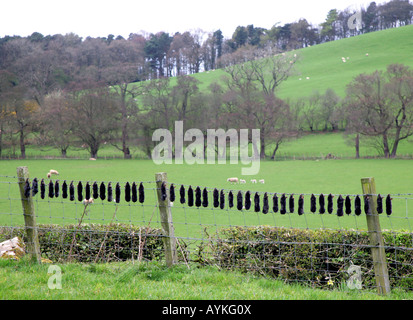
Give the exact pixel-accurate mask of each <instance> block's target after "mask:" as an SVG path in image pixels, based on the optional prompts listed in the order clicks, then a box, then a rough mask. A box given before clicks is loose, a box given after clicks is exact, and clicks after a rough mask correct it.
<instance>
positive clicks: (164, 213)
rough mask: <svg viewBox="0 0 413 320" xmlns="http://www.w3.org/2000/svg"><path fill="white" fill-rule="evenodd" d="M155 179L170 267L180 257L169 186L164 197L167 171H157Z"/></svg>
mask: <svg viewBox="0 0 413 320" xmlns="http://www.w3.org/2000/svg"><path fill="white" fill-rule="evenodd" d="M155 181H156V186H157V194H158V207H159V212H160V216H161V225H162V229H163V231H164V233H165V237H163V242H164V247H165V258H166V265H167V266H168V267H171V266H172V265H174V264H176V263H177V262H178V258H177V253H176V239H175V231H174V226H173V222H172V212H171V206H170V201H169V191H168V189H167V188H166V198H165V199H162V190H161V188H162V184H163V183H165V186H166V184H167V182H168V180H167V175H166V172H160V173H156V174H155Z"/></svg>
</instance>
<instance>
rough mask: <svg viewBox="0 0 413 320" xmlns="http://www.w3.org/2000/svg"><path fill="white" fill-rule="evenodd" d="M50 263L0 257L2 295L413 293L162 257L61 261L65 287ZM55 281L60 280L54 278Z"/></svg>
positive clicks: (322, 296)
mask: <svg viewBox="0 0 413 320" xmlns="http://www.w3.org/2000/svg"><path fill="white" fill-rule="evenodd" d="M49 267H50V265H48V264H42V265H37V264H36V265H34V264H32V263H30V262H29V261H27V260H24V259H23V260H22V261H12V260H0V299H3V300H16V299H19V300H80V299H82V300H83V299H88V300H131V299H133V300H135V299H143V300H164V299H168V300H244V299H247V300H378V299H380V300H382V299H385V300H400V299H413V293H406V292H401V291H393V292H392V293H391V294H390V295H388V296H385V297H383V296H379V295H377V294H376V293H375V292H372V291H365V290H361V291H354V290H349V289H342V290H319V289H313V288H309V287H304V286H300V285H287V284H285V283H283V282H281V281H276V280H272V279H265V278H257V277H252V276H249V275H245V274H240V273H236V272H227V271H220V270H218V269H216V268H212V267H208V268H207V267H202V268H197V267H194V266H193V267H187V266H186V265H178V266H175V267H173V268H167V267H166V266H164V265H162V264H158V263H134V264H133V263H132V262H122V263H106V264H62V265H59V267H60V268H61V271H62V278H61V279H62V281H61V284H62V288H61V289H49V287H48V281H49V278H50V277H52V275H53V274H52V273H50V274H48V268H49ZM53 283H55V282H53Z"/></svg>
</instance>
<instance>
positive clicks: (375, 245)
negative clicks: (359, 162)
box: [361, 178, 390, 294]
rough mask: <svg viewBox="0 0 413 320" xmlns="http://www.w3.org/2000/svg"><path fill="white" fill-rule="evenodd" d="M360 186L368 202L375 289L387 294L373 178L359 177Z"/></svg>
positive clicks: (383, 253)
mask: <svg viewBox="0 0 413 320" xmlns="http://www.w3.org/2000/svg"><path fill="white" fill-rule="evenodd" d="M361 187H362V189H363V195H364V198H365V199H366V197H367V200H368V204H369V210H368V212H367V214H366V219H367V228H368V232H369V238H370V246H371V255H372V258H373V265H374V274H375V277H376V285H377V291H378V293H379V294H387V293H390V281H389V273H388V270H387V261H386V253H385V251H384V241H383V235H382V233H381V228H380V219H379V215H378V213H377V194H376V184H375V182H374V178H363V179H361Z"/></svg>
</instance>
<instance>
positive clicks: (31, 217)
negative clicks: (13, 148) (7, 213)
mask: <svg viewBox="0 0 413 320" xmlns="http://www.w3.org/2000/svg"><path fill="white" fill-rule="evenodd" d="M17 179H18V180H17V182H18V184H19V189H20V197H21V201H22V206H23V216H24V223H25V226H26V235H27V251H28V253H29V254H30V255H31V257H32V260H34V261H37V262H38V263H41V254H40V243H39V237H38V234H37V225H36V215H35V212H34V204H33V198H32V196H31V193H30V194H29V195H28V197H26V194H25V184H26V180H28V179H29V170H28V169H27V167H18V168H17Z"/></svg>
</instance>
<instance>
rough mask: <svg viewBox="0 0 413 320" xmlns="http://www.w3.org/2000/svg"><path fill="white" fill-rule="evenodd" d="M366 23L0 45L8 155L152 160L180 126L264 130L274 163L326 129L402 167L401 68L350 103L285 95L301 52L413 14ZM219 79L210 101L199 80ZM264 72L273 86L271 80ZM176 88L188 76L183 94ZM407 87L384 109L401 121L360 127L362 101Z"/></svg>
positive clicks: (13, 40) (337, 20) (386, 10)
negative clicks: (49, 151)
mask: <svg viewBox="0 0 413 320" xmlns="http://www.w3.org/2000/svg"><path fill="white" fill-rule="evenodd" d="M361 13H362V14H361V17H362V23H361V25H359V26H358V27H357V28H349V24H348V21H349V19H350V18H351V17H352V16H353V15H354V14H355V12H354V11H351V10H349V9H346V10H344V11H338V10H336V9H333V10H330V11H329V12H328V14H327V17H326V19H325V21H324V22H323V23H321V25H319V26H314V25H311V24H310V23H309V22H308V21H307V20H305V19H300V20H299V21H297V22H292V23H287V24H285V25H283V26H279V25H274V26H273V27H272V28H271V29H263V28H259V27H254V26H253V25H249V26H239V27H237V28H236V30H235V31H234V33H233V35H232V37H231V38H230V39H225V38H224V37H223V34H222V32H221V31H220V30H219V29H217V30H216V31H215V32H212V33H209V34H207V33H205V32H203V31H201V30H197V31H191V32H190V31H188V32H184V33H175V34H174V35H171V34H168V33H165V32H159V33H156V34H149V35H147V34H136V33H131V34H130V35H129V37H128V39H124V38H123V37H121V36H117V37H116V36H115V35H108V36H107V37H105V38H91V37H87V38H86V39H82V38H81V37H79V36H78V35H76V34H65V35H61V34H55V35H46V36H45V35H42V34H40V33H38V32H34V33H33V34H31V35H30V36H28V37H20V36H6V37H4V38H0V156H1V155H2V152H3V151H4V150H7V149H10V148H11V147H12V146H16V145H18V146H19V150H20V157H22V158H24V157H25V146H26V145H27V144H36V145H49V146H55V147H56V148H58V149H59V150H60V151H61V154H62V156H66V155H67V152H68V150H69V148H70V147H85V148H87V149H88V150H89V151H90V155H91V157H97V154H98V150H99V148H100V147H101V146H102V145H103V144H105V143H110V144H113V145H114V146H115V147H117V148H118V149H119V150H120V151H121V152H122V153H123V156H124V157H125V158H130V157H131V148H135V147H137V148H140V149H141V150H142V151H143V152H144V153H145V154H146V155H147V156H148V157H150V155H151V150H152V148H153V141H151V137H152V133H153V131H154V130H156V129H157V128H159V127H163V128H167V129H170V130H171V131H173V129H174V122H175V121H176V120H182V121H184V125H185V128H192V127H196V128H200V129H201V130H206V129H207V128H225V129H228V128H259V129H261V149H260V155H261V157H262V158H265V157H270V158H272V159H274V158H275V154H276V151H277V150H278V147H279V145H280V144H281V143H282V142H283V141H285V139H291V138H294V137H297V136H298V135H299V134H300V133H301V132H302V131H306V130H309V131H313V130H320V129H322V130H337V129H341V130H344V129H346V130H348V131H349V134H352V135H354V137H355V141H356V150H357V144H358V143H357V141H358V140H359V137H360V135H361V136H365V137H373V138H374V139H376V140H377V141H379V142H378V149H379V150H380V152H381V153H382V154H383V155H384V156H386V157H389V156H395V155H396V151H397V144H398V142H399V141H400V140H401V139H406V138H407V137H409V136H410V135H411V134H412V132H411V130H410V127H411V119H410V113H409V112H408V108H412V107H413V106H411V105H412V102H411V101H412V100H413V94H412V96H409V94H411V93H410V92H407V91H406V90H407V88H408V84H412V83H413V82H410V81H412V79H413V74H412V71H411V70H410V69H408V68H407V67H404V66H389V69H388V71H387V72H384V73H381V74H378V73H377V74H376V75H371V77H373V79H370V78H369V79H363V81H364V82H363V84H364V85H365V86H364V88H365V90H366V91H364V92H356V91H357V89H360V86H356V85H354V88H353V90H352V91H351V90H350V92H349V94H348V97H346V99H341V98H339V97H338V96H337V95H336V94H335V93H334V92H332V91H331V90H327V91H326V92H325V93H324V94H314V95H313V96H311V97H303V99H298V100H297V101H283V100H281V99H279V98H278V97H277V95H276V88H277V87H278V86H279V84H280V83H281V82H282V81H285V80H286V79H287V78H288V76H289V75H290V72H291V70H292V68H293V67H294V64H295V61H296V59H297V57H296V56H295V55H292V54H291V53H290V51H291V50H293V49H299V48H303V47H307V46H312V45H315V44H319V43H323V42H328V41H334V40H338V39H342V38H346V37H351V36H355V35H359V34H362V33H367V32H372V31H378V30H383V29H387V28H394V27H398V26H403V25H408V24H411V23H412V22H413V5H412V4H410V3H409V1H404V0H392V1H390V2H387V3H384V4H381V5H378V4H376V3H375V2H372V3H371V4H370V5H369V6H368V7H367V8H363V9H362V12H361ZM281 53H282V54H281ZM262 58H265V59H262ZM247 62H248V63H247ZM217 68H222V69H224V70H225V71H226V74H227V77H226V78H225V80H224V81H223V82H222V83H220V84H218V83H215V84H212V85H211V86H210V87H209V88H208V90H203V91H202V92H201V91H200V90H199V83H198V81H197V80H196V79H195V78H193V77H190V76H189V75H191V74H195V73H198V72H201V71H210V70H211V71H212V70H214V69H217ZM264 70H267V71H268V70H271V71H272V72H271V73H272V75H273V76H272V77H270V78H264V77H263V73H264ZM171 77H176V81H175V82H174V83H173V85H171ZM374 77H376V78H374ZM359 80H360V81H361V79H359ZM379 80H382V81H379ZM368 81H370V82H368ZM368 84H369V85H370V87H368ZM397 84H398V85H399V87H397V88H399V89H400V90H399V93H400V94H399V96H398V97H397V96H391V94H390V90H389V89H385V90H384V91H383V92H385V93H386V94H387V96H385V94H383V99H392V101H395V100H397V99H398V101H399V102H400V108H399V109H397V110H396V111H395V110H392V111H391V113H392V114H395V115H394V116H390V111H389V110H388V109H386V110H387V111H385V112H384V111H383V110H382V111H381V113H380V114H378V115H374V116H372V114H371V113H369V112H366V111H365V109H362V108H358V109H357V110H358V111H357V112H359V116H360V117H361V115H363V116H364V117H365V119H366V121H364V122H360V123H357V125H356V124H355V122H354V121H353V122H352V123H353V125H351V126H350V125H349V113H348V112H347V111H346V108H348V106H349V105H352V107H353V108H354V105H357V106H359V105H360V104H358V103H355V102H354V101H356V100H357V99H359V100H360V99H361V96H362V95H363V94H364V95H366V94H367V93H368V92H369V90H370V92H371V90H373V91H374V90H379V89H382V88H379V87H377V86H383V88H384V87H386V88H387V87H389V88H390V87H391V86H392V88H393V89H394V87H395V86H397ZM412 87H413V86H412ZM386 90H387V91H386ZM384 96H385V97H384ZM368 98H369V97H364V98H363V101H367V100H368ZM370 99H371V100H372V99H373V98H372V97H370ZM371 103H373V102H371ZM367 107H368V106H367V104H366V108H367ZM383 108H384V107H383ZM389 108H390V107H389ZM392 108H393V109H394V108H395V107H394V103H393V104H392ZM299 110H303V111H302V112H299ZM383 112H384V113H386V112H387V113H386V114H387V116H386V119H384V118H383V117H382V116H381V115H382V114H384V113H383ZM205 114H208V115H209V117H208V118H207V117H205V116H204V115H205ZM351 114H352V115H355V114H356V112H352V113H351ZM369 117H370V118H369ZM390 118H391V119H390ZM389 119H390V120H389ZM366 123H369V124H370V125H369V126H366ZM409 125H410V126H409ZM269 146H271V150H268V147H269ZM395 146H396V147H395ZM205 147H206V146H205ZM394 147H395V148H394ZM266 148H267V149H266Z"/></svg>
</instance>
